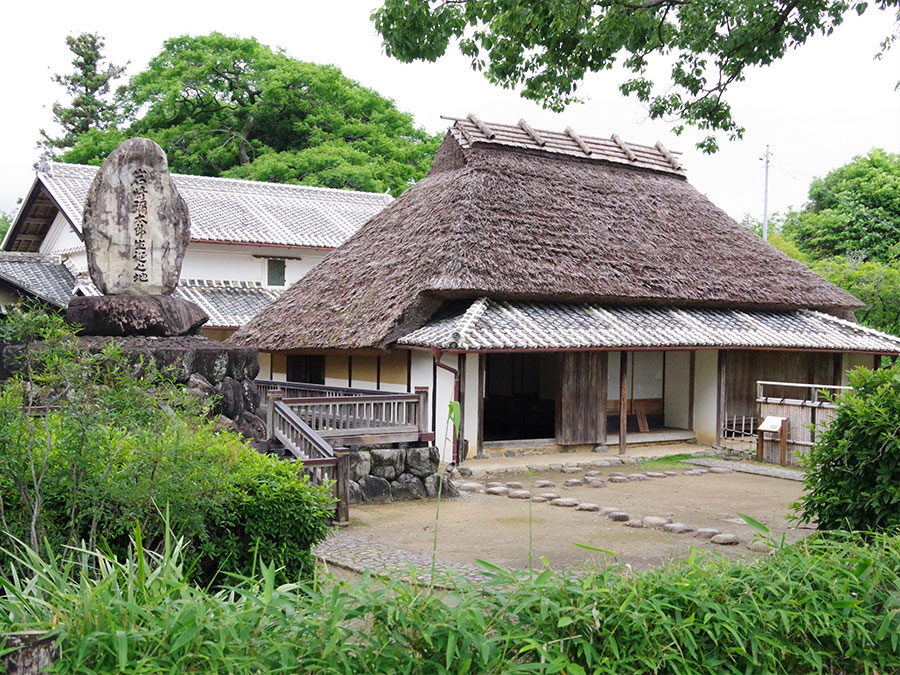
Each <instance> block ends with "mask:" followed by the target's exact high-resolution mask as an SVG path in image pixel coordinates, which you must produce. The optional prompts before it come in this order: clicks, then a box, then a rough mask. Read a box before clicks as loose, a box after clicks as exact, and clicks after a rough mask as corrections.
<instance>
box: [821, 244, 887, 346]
mask: <svg viewBox="0 0 900 675" xmlns="http://www.w3.org/2000/svg"><path fill="white" fill-rule="evenodd" d="M812 269H813V271H815V272H818V273H819V274H821V275H822V276H823V277H825V278H826V279H828V281H830V282H831V283H833V284H834V285H835V286H838V287H840V288H843V289H844V290H845V291H847V292H848V293H850V294H851V295H852V296H854V297H855V298H857V299H858V300H861V301H862V302H864V303H865V307H863V308H862V309H857V310H856V312H855V314H856V318H857V319H859V322H860V323H862V324H863V325H865V326H869V327H871V328H876V329H878V330H882V331H885V332H886V333H891V334H893V335H900V267H898V266H897V264H896V263H894V264H884V263H880V262H877V261H874V260H870V261H864V262H860V261H858V260H853V259H850V260H848V259H844V258H830V259H828V260H823V261H821V262H818V263H816V264H814V265H813V266H812Z"/></svg>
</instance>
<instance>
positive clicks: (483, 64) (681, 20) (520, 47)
mask: <svg viewBox="0 0 900 675" xmlns="http://www.w3.org/2000/svg"><path fill="white" fill-rule="evenodd" d="M868 4H869V3H867V2H865V1H863V0H850V1H849V2H847V1H846V0H811V1H804V2H799V1H798V0H784V1H773V0H754V1H753V2H746V1H744V0H725V1H715V0H586V1H579V2H574V1H573V0H544V1H543V2H521V1H520V0H383V5H382V6H381V7H380V8H379V9H377V10H376V11H375V12H374V13H373V14H372V19H373V21H374V22H375V27H376V29H377V30H378V32H379V33H380V34H381V36H382V37H383V38H384V47H385V50H386V52H387V53H388V55H389V56H393V57H395V58H397V59H399V60H401V61H407V62H408V61H413V60H416V59H422V60H428V61H434V60H436V59H437V58H438V57H440V56H441V55H443V54H444V53H445V52H446V50H447V47H448V45H449V43H450V40H451V39H456V40H457V41H458V43H459V47H460V50H461V51H462V53H463V54H464V55H466V56H468V57H469V58H471V60H472V66H473V68H475V69H477V70H482V71H484V73H485V75H486V77H487V78H488V79H489V80H490V81H491V82H494V83H496V84H499V85H501V86H503V87H506V88H515V87H518V86H521V87H522V95H523V96H524V97H525V98H529V99H532V100H535V101H538V102H540V103H542V104H543V105H545V106H546V107H548V108H550V109H552V110H556V111H560V110H562V109H563V108H564V107H565V106H566V105H568V104H569V103H571V102H573V101H577V100H578V99H577V97H576V89H577V86H578V84H579V83H580V82H581V81H582V80H583V79H584V77H585V76H586V75H587V74H588V73H590V72H599V71H602V70H608V69H610V68H612V67H613V65H614V64H616V63H617V62H618V63H620V64H621V65H622V66H624V68H625V69H626V70H627V71H629V72H630V75H629V78H628V79H626V80H625V81H624V82H623V83H622V84H621V85H620V89H621V91H622V93H624V94H634V95H635V96H637V98H638V100H640V101H642V102H645V103H648V104H649V109H650V116H651V118H654V119H656V118H662V117H670V116H676V117H679V118H680V119H681V120H682V121H683V122H684V123H686V124H690V125H694V126H696V127H698V128H700V129H704V130H709V131H710V132H712V133H710V134H709V135H708V136H707V137H706V138H704V139H703V140H702V141H701V142H700V143H698V147H700V148H701V149H703V150H705V151H708V152H713V151H715V150H716V149H717V147H718V145H717V141H716V138H715V136H714V135H713V133H714V132H717V131H718V132H724V133H725V134H726V135H727V136H728V137H729V138H731V139H734V138H739V137H740V136H741V135H742V133H743V128H742V127H740V126H739V125H738V124H737V122H736V121H735V120H734V119H733V118H732V114H731V108H730V106H729V105H728V103H727V102H726V101H725V99H724V94H725V93H726V91H727V89H728V88H729V86H730V85H732V84H733V83H734V82H739V81H741V80H743V79H744V75H745V71H746V70H747V69H748V68H751V67H754V66H765V65H768V64H771V63H773V62H774V61H777V60H778V59H779V58H781V57H782V56H784V54H785V53H786V52H787V51H788V50H789V49H792V48H795V47H798V46H800V45H802V44H803V43H805V42H806V40H807V39H809V38H810V37H811V36H813V35H816V34H824V35H829V34H831V32H832V31H833V30H834V28H835V26H837V25H838V24H840V23H841V22H842V21H843V19H844V15H845V14H846V13H847V12H855V13H857V14H862V13H863V12H864V11H865V10H866V8H867V6H868ZM874 4H875V5H876V6H877V7H879V8H881V9H886V8H889V7H890V8H895V7H897V5H898V1H897V0H880V1H879V2H876V3H874ZM887 46H889V40H886V41H885V43H884V44H883V49H885V48H887ZM654 57H655V58H662V59H664V60H665V62H666V63H667V64H668V65H669V67H670V69H671V70H670V77H669V81H667V82H664V83H656V82H654V81H653V79H651V77H650V74H649V72H650V69H651V59H652V58H654ZM682 128H683V127H677V128H676V131H678V132H680V131H681V130H682Z"/></svg>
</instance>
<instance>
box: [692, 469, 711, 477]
mask: <svg viewBox="0 0 900 675" xmlns="http://www.w3.org/2000/svg"><path fill="white" fill-rule="evenodd" d="M694 471H696V472H697V473H699V474H700V475H701V476H705V475H706V474H708V473H709V471H707V470H706V469H694Z"/></svg>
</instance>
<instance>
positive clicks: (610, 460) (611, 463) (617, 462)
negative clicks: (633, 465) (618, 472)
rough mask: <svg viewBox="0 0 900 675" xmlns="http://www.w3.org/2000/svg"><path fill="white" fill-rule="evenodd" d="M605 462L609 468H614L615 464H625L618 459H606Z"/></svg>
mask: <svg viewBox="0 0 900 675" xmlns="http://www.w3.org/2000/svg"><path fill="white" fill-rule="evenodd" d="M606 462H607V464H609V465H610V466H615V465H616V464H624V463H625V462H623V461H622V460H621V459H619V458H618V457H610V458H608V459H607V460H606Z"/></svg>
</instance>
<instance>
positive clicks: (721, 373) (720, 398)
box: [716, 349, 728, 445]
mask: <svg viewBox="0 0 900 675" xmlns="http://www.w3.org/2000/svg"><path fill="white" fill-rule="evenodd" d="M727 354H728V352H726V351H725V350H724V349H720V350H719V359H718V384H717V386H716V445H722V425H723V424H724V422H725V400H726V395H725V394H726V392H725V388H726V387H727V385H728V383H727V376H726V371H725V361H726V359H727Z"/></svg>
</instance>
